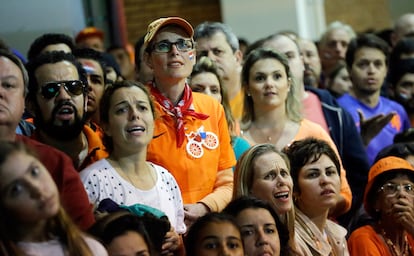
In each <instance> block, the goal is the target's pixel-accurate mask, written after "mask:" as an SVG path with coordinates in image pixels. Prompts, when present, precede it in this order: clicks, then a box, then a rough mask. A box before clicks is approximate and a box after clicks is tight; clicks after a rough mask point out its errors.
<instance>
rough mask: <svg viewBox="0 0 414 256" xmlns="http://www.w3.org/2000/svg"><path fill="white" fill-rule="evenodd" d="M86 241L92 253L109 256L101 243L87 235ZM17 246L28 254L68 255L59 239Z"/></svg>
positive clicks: (31, 255)
mask: <svg viewBox="0 0 414 256" xmlns="http://www.w3.org/2000/svg"><path fill="white" fill-rule="evenodd" d="M84 238H85V242H86V244H87V245H88V246H89V249H90V250H91V252H92V255H96V256H108V253H107V251H106V250H105V248H104V247H103V245H102V244H101V243H99V242H98V241H96V240H95V239H92V238H90V237H87V236H85V237H84ZM17 246H18V247H19V248H20V249H22V250H23V251H24V252H25V254H26V255H27V256H44V255H53V256H67V255H68V252H67V250H66V249H65V247H64V246H63V245H62V243H61V242H60V241H59V240H58V239H53V240H49V241H46V242H36V243H35V242H19V243H17Z"/></svg>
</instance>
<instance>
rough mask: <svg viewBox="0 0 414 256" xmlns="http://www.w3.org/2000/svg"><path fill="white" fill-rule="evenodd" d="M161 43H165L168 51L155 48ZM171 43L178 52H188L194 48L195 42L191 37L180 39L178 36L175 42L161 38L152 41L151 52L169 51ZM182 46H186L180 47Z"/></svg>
mask: <svg viewBox="0 0 414 256" xmlns="http://www.w3.org/2000/svg"><path fill="white" fill-rule="evenodd" d="M162 44H165V45H166V46H167V49H168V51H160V50H159V49H157V47H159V46H160V45H162ZM180 44H181V46H180ZM173 45H175V47H176V48H177V50H178V51H180V52H188V51H191V50H193V49H194V48H195V42H194V41H193V40H192V39H181V38H180V39H178V40H177V41H175V42H170V41H168V40H162V41H160V42H156V43H153V44H152V45H151V47H150V49H151V51H152V52H156V53H169V52H171V50H172V46H173ZM183 47H186V48H185V49H182V48H183Z"/></svg>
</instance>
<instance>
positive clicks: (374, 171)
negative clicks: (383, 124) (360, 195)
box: [348, 156, 414, 256]
mask: <svg viewBox="0 0 414 256" xmlns="http://www.w3.org/2000/svg"><path fill="white" fill-rule="evenodd" d="M364 207H365V210H366V211H367V213H368V214H369V215H370V216H371V217H372V219H373V222H372V224H370V225H365V226H362V227H360V228H358V229H356V230H355V231H354V232H353V233H352V234H351V236H350V237H349V239H348V247H349V252H350V254H351V255H358V256H363V255H372V256H375V255H381V256H384V255H385V256H394V255H414V238H413V235H414V168H413V166H412V165H411V164H410V163H408V162H407V161H406V160H404V159H402V158H398V157H394V156H389V157H385V158H382V159H380V160H379V161H377V162H376V163H375V164H374V165H373V166H372V167H371V170H370V172H369V174H368V184H367V186H366V188H365V194H364Z"/></svg>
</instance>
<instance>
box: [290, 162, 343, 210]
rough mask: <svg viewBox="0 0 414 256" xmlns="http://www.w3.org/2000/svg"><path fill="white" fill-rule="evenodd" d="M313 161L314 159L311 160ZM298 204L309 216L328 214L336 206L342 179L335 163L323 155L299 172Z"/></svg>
mask: <svg viewBox="0 0 414 256" xmlns="http://www.w3.org/2000/svg"><path fill="white" fill-rule="evenodd" d="M311 159H312V158H311ZM298 186H299V190H300V193H296V198H297V201H296V204H297V206H298V207H299V209H300V210H301V211H302V212H304V213H305V214H306V215H307V216H316V215H319V214H320V213H321V212H325V211H326V212H327V211H329V209H330V208H331V207H333V206H335V205H336V203H337V201H338V195H339V191H340V177H339V173H338V170H337V169H336V166H335V164H334V163H333V161H332V160H331V159H330V158H329V157H328V156H327V155H325V154H324V155H322V156H321V157H320V158H319V159H318V160H317V161H315V162H313V163H307V164H305V165H304V166H303V167H302V168H301V169H300V171H299V175H298Z"/></svg>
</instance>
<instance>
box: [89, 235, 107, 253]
mask: <svg viewBox="0 0 414 256" xmlns="http://www.w3.org/2000/svg"><path fill="white" fill-rule="evenodd" d="M84 240H85V243H86V244H87V245H88V247H89V249H90V250H91V251H92V255H97V256H98V255H99V256H106V255H108V252H107V251H106V249H105V247H104V246H103V245H102V244H101V243H100V242H98V241H97V240H95V239H93V238H92V237H89V236H84Z"/></svg>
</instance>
